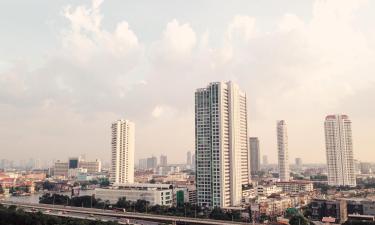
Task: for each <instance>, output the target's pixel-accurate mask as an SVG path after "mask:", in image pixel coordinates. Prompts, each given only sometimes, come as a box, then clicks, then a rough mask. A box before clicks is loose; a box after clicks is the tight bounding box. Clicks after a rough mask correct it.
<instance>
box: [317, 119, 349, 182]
mask: <svg viewBox="0 0 375 225" xmlns="http://www.w3.org/2000/svg"><path fill="white" fill-rule="evenodd" d="M324 130H325V137H326V151H327V152H326V153H327V167H328V185H333V186H356V180H355V173H354V159H353V143H352V128H351V121H350V120H349V117H348V116H347V115H329V116H327V117H326V120H325V122H324Z"/></svg>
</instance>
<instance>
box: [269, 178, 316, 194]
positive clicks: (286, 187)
mask: <svg viewBox="0 0 375 225" xmlns="http://www.w3.org/2000/svg"><path fill="white" fill-rule="evenodd" d="M276 186H278V187H280V188H281V189H282V190H283V192H287V193H300V192H310V191H313V190H314V185H313V183H312V182H310V181H304V180H293V181H280V182H277V183H276Z"/></svg>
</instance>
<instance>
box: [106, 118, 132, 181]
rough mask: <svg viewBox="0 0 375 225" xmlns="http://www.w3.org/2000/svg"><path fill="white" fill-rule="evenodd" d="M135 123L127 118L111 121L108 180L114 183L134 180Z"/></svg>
mask: <svg viewBox="0 0 375 225" xmlns="http://www.w3.org/2000/svg"><path fill="white" fill-rule="evenodd" d="M134 144H135V125H134V123H132V122H130V121H129V120H118V121H116V122H114V123H112V155H111V172H110V181H111V182H112V183H114V184H124V183H133V182H134V147H135V146H134Z"/></svg>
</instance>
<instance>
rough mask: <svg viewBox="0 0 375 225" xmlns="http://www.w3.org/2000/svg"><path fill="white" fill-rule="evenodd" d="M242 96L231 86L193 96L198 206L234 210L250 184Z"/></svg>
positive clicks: (211, 86)
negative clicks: (230, 208) (231, 208)
mask: <svg viewBox="0 0 375 225" xmlns="http://www.w3.org/2000/svg"><path fill="white" fill-rule="evenodd" d="M246 101H247V100H246V93H245V92H243V91H241V90H240V89H239V87H238V85H236V84H234V83H233V82H215V83H210V84H209V85H208V86H207V87H205V88H200V89H197V90H196V92H195V148H196V151H195V153H196V160H197V161H196V174H197V177H196V179H197V180H196V185H197V201H198V205H199V206H207V207H228V206H236V205H239V204H240V203H241V200H242V186H243V185H246V184H249V183H250V173H249V172H250V168H249V148H248V136H247V102H246Z"/></svg>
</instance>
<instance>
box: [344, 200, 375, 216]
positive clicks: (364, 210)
mask: <svg viewBox="0 0 375 225" xmlns="http://www.w3.org/2000/svg"><path fill="white" fill-rule="evenodd" d="M345 200H346V203H347V208H348V214H359V215H371V216H375V201H374V200H371V199H365V198H363V199H345Z"/></svg>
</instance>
